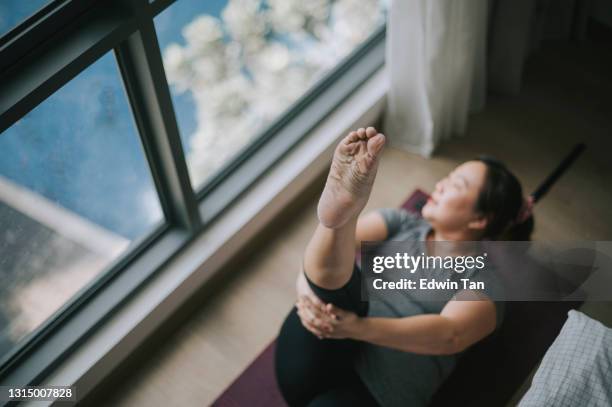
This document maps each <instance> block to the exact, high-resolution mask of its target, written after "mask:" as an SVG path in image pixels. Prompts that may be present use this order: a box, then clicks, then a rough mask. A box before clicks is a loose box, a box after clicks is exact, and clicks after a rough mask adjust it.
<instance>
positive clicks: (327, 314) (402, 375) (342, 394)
mask: <svg viewBox="0 0 612 407" xmlns="http://www.w3.org/2000/svg"><path fill="white" fill-rule="evenodd" d="M384 144H385V136H384V135H383V134H381V133H378V132H377V131H376V130H375V129H374V128H372V127H369V128H368V129H363V128H362V129H359V130H357V131H353V132H351V133H350V134H349V135H348V136H347V137H346V138H344V139H343V140H342V141H341V142H340V143H339V145H338V146H337V148H336V150H335V153H334V157H333V161H332V165H331V169H330V172H329V175H328V178H327V182H326V185H325V188H324V190H323V193H322V195H321V198H320V201H319V205H318V208H317V213H318V217H319V225H318V226H317V228H316V230H315V232H314V235H313V236H312V238H311V240H310V242H309V244H308V246H307V247H306V250H305V253H304V260H303V273H300V276H299V277H298V282H297V288H298V296H299V300H298V303H297V305H296V307H294V308H293V310H292V311H291V312H290V314H289V316H288V317H287V319H286V320H285V322H284V324H283V327H282V329H281V332H280V335H279V339H278V343H277V349H276V374H277V380H278V383H279V387H280V389H281V392H282V394H283V396H284V397H285V399H286V401H287V402H288V403H289V404H290V405H291V406H304V405H309V406H376V405H383V406H396V405H397V406H421V405H427V403H428V402H429V400H430V398H431V396H432V395H433V393H434V392H435V390H436V389H437V388H438V387H439V385H440V384H441V383H442V381H443V380H444V379H445V378H446V377H447V376H448V374H449V373H450V372H451V370H452V368H453V367H454V365H455V363H456V358H457V355H458V354H460V353H461V352H463V351H464V350H465V349H467V348H468V347H469V346H471V345H472V344H474V343H476V342H478V341H480V340H481V339H483V338H485V337H486V336H488V335H489V334H491V333H492V332H494V331H495V330H496V329H497V328H498V327H499V326H500V324H501V321H502V319H503V303H497V302H495V301H493V300H492V299H491V295H490V294H489V293H488V292H487V291H485V292H482V291H473V290H460V291H457V292H456V293H455V294H454V297H452V298H450V300H449V301H447V302H443V303H439V302H436V301H423V302H419V301H415V300H414V299H412V298H410V297H409V296H405V297H401V298H396V299H395V300H394V302H390V301H388V302H387V303H385V302H384V301H381V302H379V301H377V302H374V301H372V302H371V303H368V302H365V301H363V300H362V298H361V273H360V270H359V268H358V267H357V266H356V265H355V258H354V257H355V244H357V247H359V244H360V242H361V241H382V240H386V239H392V240H403V241H414V240H423V241H432V242H433V241H476V240H483V239H489V240H496V239H501V238H502V237H508V236H507V234H508V233H510V232H517V231H519V230H520V229H521V228H522V227H523V226H524V225H522V224H521V222H522V220H524V218H526V215H527V214H528V209H529V205H526V201H525V200H524V199H523V195H522V190H521V186H520V183H519V182H518V181H517V179H516V177H515V176H514V175H512V173H510V172H509V171H508V170H507V169H506V167H505V166H503V165H502V164H501V163H499V162H498V161H496V160H494V159H491V158H479V159H476V160H472V161H468V162H466V163H464V164H462V165H460V166H458V167H457V168H456V169H455V170H453V171H452V172H451V173H450V174H449V175H448V176H447V177H445V178H444V179H443V180H441V181H439V182H438V183H437V184H436V188H435V191H434V192H433V194H432V196H431V198H430V199H429V200H428V201H427V204H426V205H425V206H424V207H423V209H422V216H423V219H421V218H418V217H416V216H414V215H411V214H409V213H408V212H406V211H403V210H393V209H383V210H378V211H374V212H371V213H369V214H367V215H365V216H362V217H359V215H360V213H361V211H362V209H363V208H364V206H365V204H366V202H367V200H368V198H369V194H370V191H371V187H372V184H373V182H374V178H375V176H376V170H377V166H378V159H379V156H380V152H381V150H382V148H383V146H384ZM511 237H514V238H516V236H511ZM521 238H522V239H521V240H525V239H527V238H528V236H527V235H523V236H521ZM415 254H418V253H415ZM459 299H462V300H461V301H460V300H459ZM465 299H471V300H467V301H466V300H465Z"/></svg>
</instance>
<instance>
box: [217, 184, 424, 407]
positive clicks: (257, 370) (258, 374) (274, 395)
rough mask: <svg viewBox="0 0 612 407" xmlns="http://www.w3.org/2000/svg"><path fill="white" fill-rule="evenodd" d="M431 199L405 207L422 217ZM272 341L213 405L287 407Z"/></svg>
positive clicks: (416, 196)
mask: <svg viewBox="0 0 612 407" xmlns="http://www.w3.org/2000/svg"><path fill="white" fill-rule="evenodd" d="M428 196H429V195H427V194H426V193H425V192H423V191H421V190H420V189H417V190H415V191H414V192H413V193H412V194H411V195H410V196H409V197H408V199H407V200H406V201H405V202H404V204H403V205H402V208H405V209H407V210H409V211H411V212H414V213H420V211H421V208H422V207H423V205H424V204H425V202H426V201H427V198H428ZM275 347H276V341H275V340H274V341H272V343H270V344H269V345H268V346H267V347H266V348H265V349H264V351H263V352H261V353H260V354H259V356H257V358H256V359H255V360H254V361H253V362H252V363H251V364H250V365H249V366H248V367H247V368H246V369H245V370H244V372H242V373H241V374H240V376H238V378H237V379H236V380H234V382H233V383H232V384H231V385H230V386H229V387H228V388H227V389H226V390H225V391H224V392H223V394H221V396H219V398H218V399H217V400H215V402H214V403H213V406H215V407H243V406H249V407H281V406H282V407H285V406H287V404H286V403H285V401H284V400H283V397H282V396H281V394H280V391H279V390H278V385H277V384H276V378H275V376H274V349H275Z"/></svg>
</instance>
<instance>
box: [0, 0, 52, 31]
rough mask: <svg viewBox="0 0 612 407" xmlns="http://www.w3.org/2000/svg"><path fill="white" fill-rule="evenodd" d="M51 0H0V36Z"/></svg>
mask: <svg viewBox="0 0 612 407" xmlns="http://www.w3.org/2000/svg"><path fill="white" fill-rule="evenodd" d="M51 1H52V0H2V1H0V37H2V36H3V35H4V34H6V33H7V32H9V31H11V30H12V29H13V28H15V27H16V26H18V25H19V23H21V22H22V21H23V20H25V19H26V18H28V17H30V16H31V15H33V14H35V13H36V12H37V11H38V10H40V9H41V8H42V7H43V6H45V5H47V4H48V3H51Z"/></svg>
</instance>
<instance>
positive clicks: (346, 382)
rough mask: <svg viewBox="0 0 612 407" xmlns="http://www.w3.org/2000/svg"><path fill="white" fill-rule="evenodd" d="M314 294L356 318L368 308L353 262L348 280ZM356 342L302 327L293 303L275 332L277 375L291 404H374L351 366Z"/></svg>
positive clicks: (359, 275) (356, 268)
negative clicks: (332, 337)
mask: <svg viewBox="0 0 612 407" xmlns="http://www.w3.org/2000/svg"><path fill="white" fill-rule="evenodd" d="M307 281H308V284H309V285H310V287H311V288H312V290H313V291H314V293H315V294H316V295H317V296H318V297H319V298H320V299H321V300H322V301H323V302H325V303H330V302H331V303H332V304H334V305H336V306H338V307H340V308H342V309H345V310H347V311H353V312H355V313H356V314H357V315H359V316H365V315H366V314H367V312H368V303H367V302H364V301H362V300H361V271H360V270H359V268H358V267H357V265H355V267H354V268H353V274H352V275H351V279H350V280H349V282H348V283H346V284H345V285H344V286H343V287H341V288H339V289H337V290H327V289H324V288H321V287H318V286H316V285H314V284H313V283H312V281H310V280H308V278H307ZM357 351H358V342H356V341H353V340H351V339H319V338H317V337H316V336H315V335H313V334H312V333H311V332H310V331H308V330H307V329H306V328H304V326H303V325H302V323H301V321H300V318H299V316H298V315H297V309H296V307H293V309H292V310H291V312H290V313H289V315H288V316H287V318H286V319H285V322H284V323H283V326H282V328H281V331H280V334H279V336H278V342H277V345H276V361H275V363H276V378H277V381H278V384H279V387H280V390H281V393H282V394H283V397H284V398H285V400H286V401H287V403H288V404H289V405H290V406H292V407H293V406H312V407H314V406H317V407H321V406H335V407H341V406H364V407H365V406H368V407H370V406H377V405H378V404H377V403H376V401H375V400H374V397H373V396H372V395H371V394H370V392H369V391H368V389H367V388H366V386H365V385H364V384H363V382H362V381H361V379H360V378H359V376H358V375H357V373H356V372H355V370H354V368H353V360H354V357H355V353H356V352H357Z"/></svg>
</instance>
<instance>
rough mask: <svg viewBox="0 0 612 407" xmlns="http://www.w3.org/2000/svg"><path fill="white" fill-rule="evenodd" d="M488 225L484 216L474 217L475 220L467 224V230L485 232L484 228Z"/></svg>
mask: <svg viewBox="0 0 612 407" xmlns="http://www.w3.org/2000/svg"><path fill="white" fill-rule="evenodd" d="M488 223H489V220H488V219H487V217H486V216H484V215H478V216H477V217H476V219H474V220H471V221H470V222H469V223H468V229H474V230H485V228H486V227H487V225H488Z"/></svg>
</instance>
